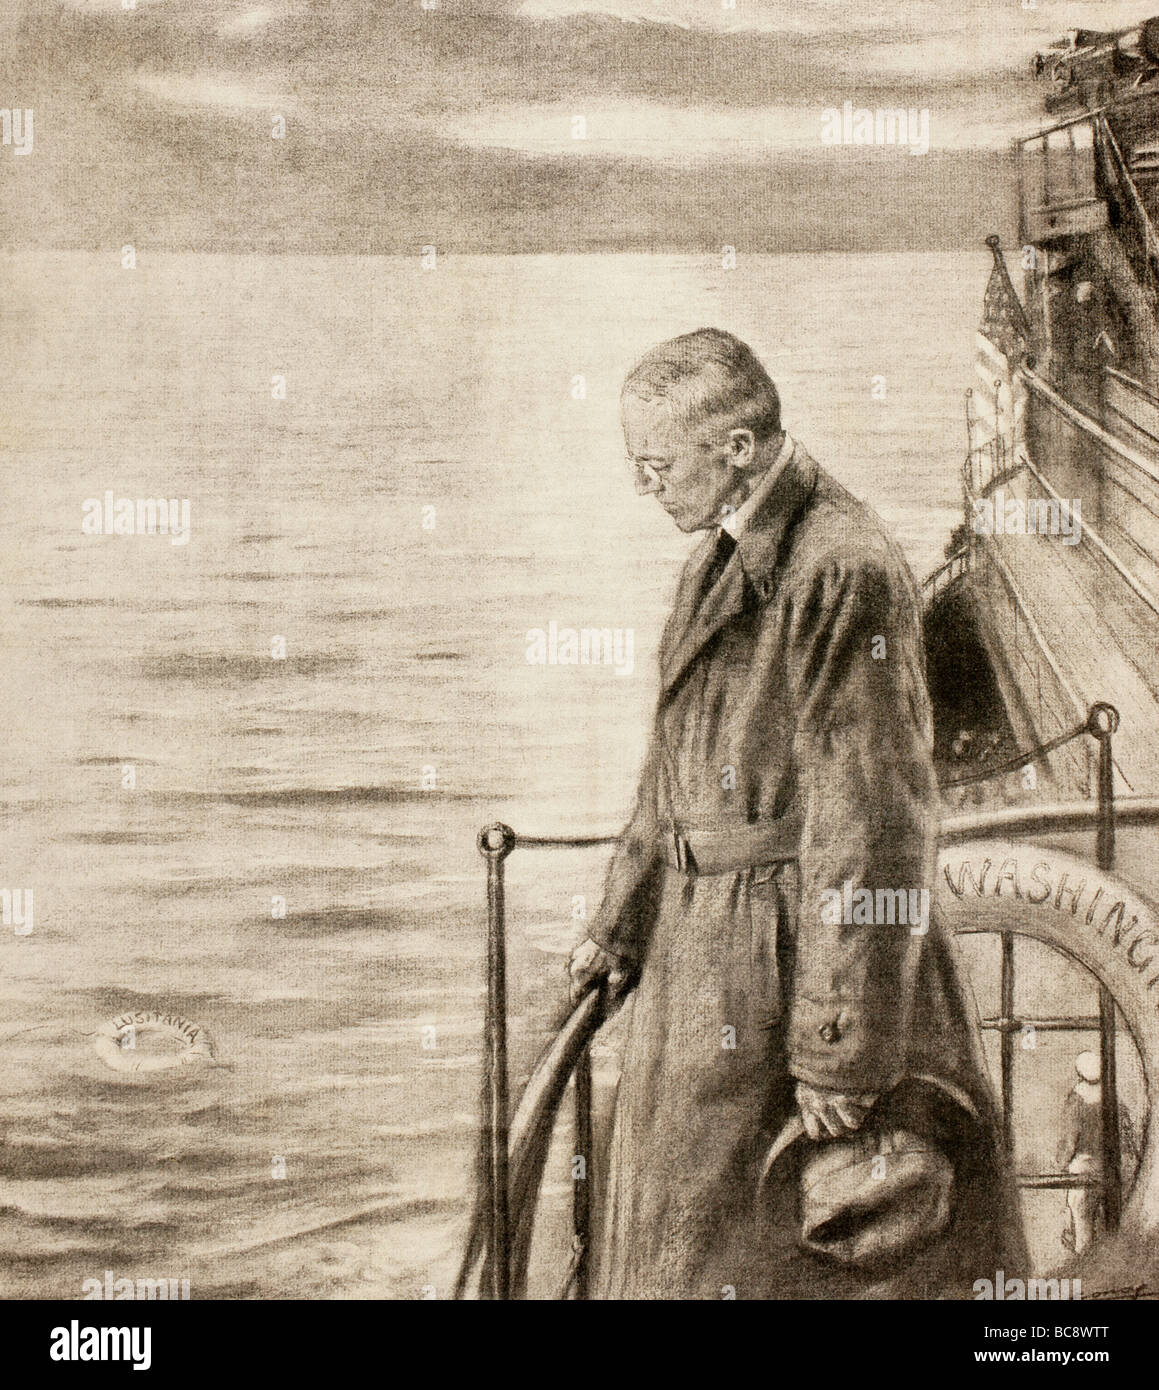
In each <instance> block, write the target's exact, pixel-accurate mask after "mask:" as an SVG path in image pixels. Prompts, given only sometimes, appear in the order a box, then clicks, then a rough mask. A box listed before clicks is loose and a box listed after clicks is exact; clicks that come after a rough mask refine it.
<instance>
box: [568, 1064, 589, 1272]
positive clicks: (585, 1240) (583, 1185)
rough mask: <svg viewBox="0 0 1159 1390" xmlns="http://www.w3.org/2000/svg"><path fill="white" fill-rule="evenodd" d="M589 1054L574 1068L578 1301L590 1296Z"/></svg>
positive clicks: (574, 1232) (574, 1235) (574, 1236)
mask: <svg viewBox="0 0 1159 1390" xmlns="http://www.w3.org/2000/svg"><path fill="white" fill-rule="evenodd" d="M592 1147H593V1145H592V1054H591V1050H590V1049H589V1048H586V1047H585V1048H584V1050H583V1051H582V1052H581V1053H580V1055H579V1061H578V1062H577V1063H576V1068H575V1155H574V1157H575V1158H576V1159H579V1160H580V1163H581V1175H580V1176H578V1177H576V1176H574V1175H573V1181H572V1245H573V1249H574V1251H575V1278H574V1283H573V1288H574V1290H575V1296H576V1298H577V1299H586V1298H587V1297H588V1295H589V1279H590V1273H591V1244H592Z"/></svg>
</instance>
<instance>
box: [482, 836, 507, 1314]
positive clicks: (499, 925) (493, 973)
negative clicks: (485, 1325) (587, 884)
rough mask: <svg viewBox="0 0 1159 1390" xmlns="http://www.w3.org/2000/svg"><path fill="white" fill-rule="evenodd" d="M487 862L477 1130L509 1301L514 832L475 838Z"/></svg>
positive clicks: (495, 1276)
mask: <svg viewBox="0 0 1159 1390" xmlns="http://www.w3.org/2000/svg"><path fill="white" fill-rule="evenodd" d="M478 845H479V853H480V854H481V855H482V856H483V858H484V859H485V860H486V861H487V1015H486V1025H485V1030H484V1032H485V1038H484V1048H483V1125H484V1129H485V1131H486V1133H487V1135H488V1139H489V1143H488V1146H487V1163H486V1165H485V1166H486V1181H487V1188H488V1197H489V1206H490V1215H491V1222H490V1256H491V1260H490V1266H491V1297H492V1298H494V1299H507V1298H509V1297H510V1295H511V1228H510V1212H509V1209H508V1204H509V1195H510V1194H509V1192H508V1179H507V1125H508V1115H507V943H506V937H505V933H506V926H505V923H504V907H503V861H504V860H505V859H506V858H507V856H508V855H509V854H510V853H511V851H512V850H513V849H514V848H515V831H514V830H512V829H511V827H510V826H508V825H502V824H496V825H489V826H487V827H486V828H485V829H483V830H481V831H480V832H479V840H478Z"/></svg>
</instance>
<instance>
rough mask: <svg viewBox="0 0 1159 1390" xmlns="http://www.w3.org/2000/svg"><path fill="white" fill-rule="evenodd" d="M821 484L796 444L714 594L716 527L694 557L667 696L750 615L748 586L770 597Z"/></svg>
mask: <svg viewBox="0 0 1159 1390" xmlns="http://www.w3.org/2000/svg"><path fill="white" fill-rule="evenodd" d="M816 482H817V465H816V463H814V461H813V460H812V458H810V457H809V455H808V454H807V453H806V452H805V450H804V449H803V448H802V447H801V446H800V445H799V444H798V445H796V446H795V447H794V449H793V455H792V457H791V458H790V459H789V462H788V463H787V464H786V465H785V469H784V471H783V472H782V473H781V475H780V476H779V477H778V478H777V480H776V482H774V483H773V485H772V489H771V491H770V492H769V495H768V497H766V498H765V500H764V501H763V503H762V504H761V505H760V507H759V508H758V510H757V511H756V512H755V513H754V514H753V516H752V518H751V520H750V522H749V525H748V527H747V528H746V529H745V531H744V533H743V534H742V535H741V537H740V540H739V541H738V543H737V548H736V550H735V551H733V554H732V558H731V559H730V560H729V562H728V564H727V565H726V566H725V568H724V570H723V571H722V572H721V575H720V577H719V578H718V579H717V581H716V583H715V584H714V585H713V586H712V588H711V589H710V590H709V591H708V593H703V592H702V589H703V581H704V577H705V575H706V574H707V572H708V567H709V566H710V565H711V563H712V557H713V555H714V553H715V551H716V530H715V528H714V529H713V530H711V531H710V532H709V534H708V536H707V537H706V538H705V540H704V541H703V542H702V543H701V545H700V546H699V547H698V549H697V550H695V551H694V552H693V555H692V559H691V561H690V563H689V565H688V567H687V569H686V570H685V572H684V575H683V577H682V579H681V583H680V588H679V589H678V591H677V595H676V605H675V608H674V610H673V614H672V620H671V622H670V624H669V627H668V629H667V630H666V631H665V634H664V640H663V642H662V644H661V652H660V688H661V692H662V694H667V693H668V692H669V691H670V690H671V689H672V688H673V686H674V685H675V684H676V683H677V681H678V680H679V679H680V677H681V676H682V675H683V674H684V672H685V671H686V670H687V669H688V667H689V665H690V664H691V663H692V662H693V661H694V660H695V658H696V656H697V654H698V653H699V652H700V651H701V650H702V648H703V647H704V646H705V644H706V643H707V642H708V641H710V640H711V638H712V637H714V636H715V635H716V634H717V633H718V632H719V631H720V629H721V628H722V627H724V625H725V624H726V623H728V622H729V621H731V619H733V618H735V617H736V615H737V614H738V613H741V612H743V611H744V607H745V600H746V592H747V589H748V581H751V584H752V585H753V586H755V588H756V590H757V592H758V593H759V594H760V596H761V597H763V598H766V597H768V594H769V593H770V592H771V589H770V585H771V581H772V577H773V572H774V571H775V569H776V567H777V561H778V559H779V558H780V553H781V547H782V545H783V542H784V539H785V536H786V534H787V533H788V531H789V529H790V528H791V527H792V526H793V525H794V524H795V522H796V521H797V519H798V517H799V516H800V514H801V512H802V511H803V510H804V507H805V505H806V503H807V502H808V501H809V498H810V497H811V496H812V494H813V488H814V486H815V484H816Z"/></svg>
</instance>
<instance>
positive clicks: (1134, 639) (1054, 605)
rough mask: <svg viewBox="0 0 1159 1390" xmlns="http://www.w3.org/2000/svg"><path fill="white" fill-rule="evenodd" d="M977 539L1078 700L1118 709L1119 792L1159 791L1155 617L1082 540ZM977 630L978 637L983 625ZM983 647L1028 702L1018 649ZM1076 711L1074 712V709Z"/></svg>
mask: <svg viewBox="0 0 1159 1390" xmlns="http://www.w3.org/2000/svg"><path fill="white" fill-rule="evenodd" d="M987 543H988V545H992V546H994V547H995V548H996V549H997V552H998V555H999V557H1000V559H1001V561H1002V562H1003V564H1004V566H1005V568H1006V569H1007V571H1008V573H1009V577H1010V580H1012V581H1013V585H1014V587H1015V589H1016V590H1017V594H1016V595H1015V598H1016V606H1017V607H1020V608H1021V609H1022V610H1023V611H1024V612H1025V613H1028V614H1030V615H1031V616H1032V618H1033V620H1034V622H1035V623H1036V624H1037V626H1038V629H1039V633H1040V635H1041V638H1042V639H1043V641H1044V642H1045V645H1046V646H1047V647H1048V648H1049V652H1050V656H1051V657H1052V659H1053V661H1054V663H1055V664H1056V666H1057V668H1058V671H1059V672H1060V673H1061V675H1062V676H1063V677H1064V678H1065V681H1066V683H1067V685H1069V687H1070V689H1071V691H1072V692H1073V693H1074V695H1076V696H1077V698H1078V702H1079V703H1080V704H1081V706H1082V707H1083V708H1084V709H1085V708H1086V707H1089V706H1090V705H1091V704H1093V703H1094V702H1096V701H1098V700H1106V701H1108V702H1109V703H1110V704H1113V705H1114V706H1115V708H1116V709H1117V710H1118V711H1119V715H1120V718H1121V724H1120V728H1119V732H1118V734H1117V736H1116V738H1115V766H1116V768H1117V770H1118V773H1119V775H1120V777H1121V779H1122V781H1121V785H1120V790H1122V791H1125V792H1128V793H1133V794H1135V795H1139V794H1141V793H1145V792H1153V791H1156V790H1159V614H1156V613H1154V612H1152V611H1151V610H1150V609H1149V608H1147V607H1146V606H1145V605H1144V604H1142V603H1141V602H1140V601H1139V600H1138V599H1137V598H1136V597H1135V595H1134V594H1132V593H1131V591H1130V590H1129V589H1127V587H1126V586H1125V585H1123V584H1122V583H1121V582H1120V581H1119V580H1118V578H1117V576H1116V575H1115V574H1114V572H1113V571H1111V570H1110V568H1109V567H1108V566H1107V564H1106V563H1105V561H1103V560H1102V558H1101V557H1100V556H1099V555H1098V554H1097V553H1096V552H1094V551H1092V550H1091V549H1089V548H1088V547H1087V545H1086V544H1085V543H1080V544H1078V545H1073V546H1068V545H1064V544H1063V543H1062V541H1061V539H1060V538H1059V537H1057V536H1029V535H1015V536H994V537H988V538H987ZM1007 587H1010V585H1009V581H1008V582H1007ZM982 634H983V640H984V641H985V640H986V636H985V634H986V629H985V627H983V629H982ZM987 645H988V646H989V647H990V650H989V652H988V654H989V655H990V657H991V660H992V661H993V662H994V663H995V665H996V667H998V668H999V669H1000V670H1002V671H1003V673H1004V674H1005V675H1006V676H1007V677H1008V678H1009V679H1010V680H1012V681H1013V683H1014V684H1015V686H1017V688H1018V689H1019V690H1020V691H1022V692H1023V694H1024V696H1025V697H1026V699H1027V703H1028V705H1029V704H1032V703H1033V702H1034V701H1035V699H1036V698H1037V695H1038V692H1037V691H1036V690H1035V689H1034V683H1035V681H1036V679H1037V676H1036V672H1035V670H1033V669H1032V668H1031V666H1030V665H1029V663H1028V662H1026V660H1025V659H1024V658H1023V657H1022V647H1021V646H1019V647H1017V648H1015V649H1014V650H1011V649H1010V648H1009V647H1008V646H1006V644H1005V643H993V642H992V641H991V642H989V643H987ZM995 647H997V649H994V648H995ZM1012 668H1013V669H1012ZM1003 683H1004V684H1006V682H1005V681H1004V682H1003ZM1076 716H1077V717H1081V715H1080V714H1079V712H1078V711H1076Z"/></svg>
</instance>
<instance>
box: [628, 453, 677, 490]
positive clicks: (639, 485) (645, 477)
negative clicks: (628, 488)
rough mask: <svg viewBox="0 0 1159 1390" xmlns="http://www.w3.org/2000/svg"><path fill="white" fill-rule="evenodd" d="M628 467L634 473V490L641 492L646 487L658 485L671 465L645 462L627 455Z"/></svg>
mask: <svg viewBox="0 0 1159 1390" xmlns="http://www.w3.org/2000/svg"><path fill="white" fill-rule="evenodd" d="M628 467H629V468H630V469H631V470H632V472H633V473H634V474H635V482H636V490H637V492H641V491H643V490H644V489H646V488H655V487H659V486H660V484H661V483H662V482H663V481H664V474H665V473H666V472H667V471H668V469H669V468H670V467H671V464H667V463H663V464H659V465H657V464H654V463H647V462H645V461H644V460H643V459H634V458H632V457H631V455H629V456H628Z"/></svg>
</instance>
